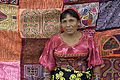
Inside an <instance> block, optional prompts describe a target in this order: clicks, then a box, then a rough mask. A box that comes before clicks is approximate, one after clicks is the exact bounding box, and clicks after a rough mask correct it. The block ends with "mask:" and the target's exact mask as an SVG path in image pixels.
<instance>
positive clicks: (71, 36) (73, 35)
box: [63, 31, 80, 38]
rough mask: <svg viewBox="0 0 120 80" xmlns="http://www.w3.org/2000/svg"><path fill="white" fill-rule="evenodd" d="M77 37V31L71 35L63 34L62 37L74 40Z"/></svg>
mask: <svg viewBox="0 0 120 80" xmlns="http://www.w3.org/2000/svg"><path fill="white" fill-rule="evenodd" d="M78 35H80V33H79V32H78V31H76V32H75V33H73V34H66V33H63V36H64V37H67V38H75V37H77V36H78Z"/></svg>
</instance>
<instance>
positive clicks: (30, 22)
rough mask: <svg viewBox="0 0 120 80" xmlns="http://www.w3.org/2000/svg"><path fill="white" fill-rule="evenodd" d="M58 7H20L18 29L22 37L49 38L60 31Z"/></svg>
mask: <svg viewBox="0 0 120 80" xmlns="http://www.w3.org/2000/svg"><path fill="white" fill-rule="evenodd" d="M59 16H60V9H47V10H40V9H39V10H32V9H31V10H26V9H25V10H24V9H20V16H19V17H20V20H19V21H20V31H21V34H22V37H23V38H49V37H51V36H52V35H54V34H57V33H59V32H60V26H59Z"/></svg>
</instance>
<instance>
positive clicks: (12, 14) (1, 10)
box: [0, 4, 18, 31]
mask: <svg viewBox="0 0 120 80" xmlns="http://www.w3.org/2000/svg"><path fill="white" fill-rule="evenodd" d="M17 15H18V6H16V5H10V4H0V30H12V31H18V21H17V18H18V17H17Z"/></svg>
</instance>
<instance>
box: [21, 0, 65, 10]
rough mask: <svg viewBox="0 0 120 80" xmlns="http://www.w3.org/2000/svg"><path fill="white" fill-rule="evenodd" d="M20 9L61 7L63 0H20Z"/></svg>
mask: <svg viewBox="0 0 120 80" xmlns="http://www.w3.org/2000/svg"><path fill="white" fill-rule="evenodd" d="M19 3H20V4H19V6H20V9H25V8H27V9H51V8H60V7H62V5H63V0H20V1H19Z"/></svg>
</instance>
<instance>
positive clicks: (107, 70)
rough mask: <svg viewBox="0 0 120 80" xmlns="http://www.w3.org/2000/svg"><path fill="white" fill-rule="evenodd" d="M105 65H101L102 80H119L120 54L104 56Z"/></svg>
mask: <svg viewBox="0 0 120 80" xmlns="http://www.w3.org/2000/svg"><path fill="white" fill-rule="evenodd" d="M103 60H104V65H102V66H101V72H102V77H101V80H111V79H113V80H119V79H120V75H119V72H120V56H118V57H104V58H103Z"/></svg>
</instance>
